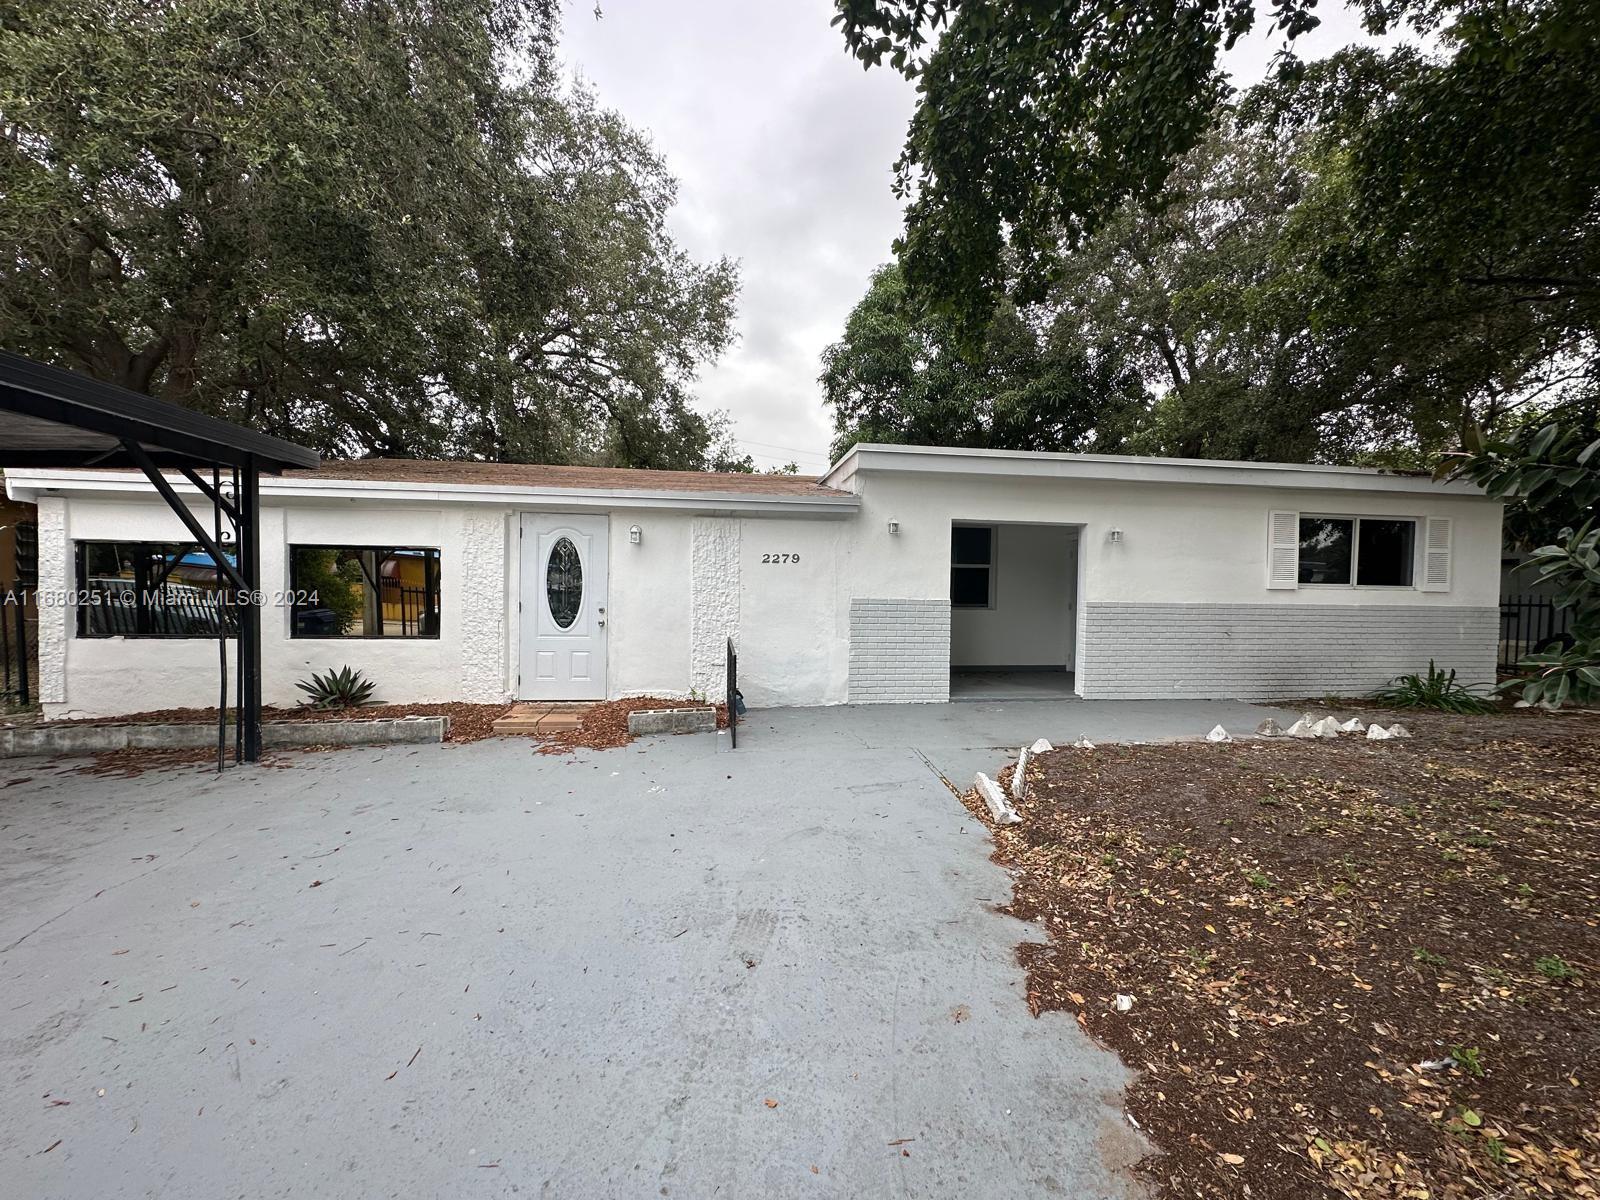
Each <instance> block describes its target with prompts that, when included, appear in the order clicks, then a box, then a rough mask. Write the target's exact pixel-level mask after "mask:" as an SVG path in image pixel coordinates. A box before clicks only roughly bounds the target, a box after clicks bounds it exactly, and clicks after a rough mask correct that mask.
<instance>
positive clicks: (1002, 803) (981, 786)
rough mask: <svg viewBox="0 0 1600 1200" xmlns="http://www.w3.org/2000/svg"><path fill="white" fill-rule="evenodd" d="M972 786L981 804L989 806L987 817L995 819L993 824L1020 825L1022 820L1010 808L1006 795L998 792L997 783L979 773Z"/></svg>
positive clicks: (1015, 811) (998, 786)
mask: <svg viewBox="0 0 1600 1200" xmlns="http://www.w3.org/2000/svg"><path fill="white" fill-rule="evenodd" d="M972 786H973V787H975V788H977V789H978V795H980V796H982V797H983V802H984V803H985V804H987V805H988V806H989V815H990V816H992V817H993V818H994V819H995V824H997V825H1020V824H1022V818H1021V817H1020V816H1018V815H1017V810H1016V809H1014V808H1012V807H1011V801H1009V800H1007V799H1006V794H1005V793H1004V792H1002V791H1001V790H1000V785H999V784H998V783H996V782H995V781H994V780H992V779H990V778H989V777H988V776H987V775H985V774H984V773H983V772H982V771H979V772H978V775H977V778H975V779H974V780H973V781H972Z"/></svg>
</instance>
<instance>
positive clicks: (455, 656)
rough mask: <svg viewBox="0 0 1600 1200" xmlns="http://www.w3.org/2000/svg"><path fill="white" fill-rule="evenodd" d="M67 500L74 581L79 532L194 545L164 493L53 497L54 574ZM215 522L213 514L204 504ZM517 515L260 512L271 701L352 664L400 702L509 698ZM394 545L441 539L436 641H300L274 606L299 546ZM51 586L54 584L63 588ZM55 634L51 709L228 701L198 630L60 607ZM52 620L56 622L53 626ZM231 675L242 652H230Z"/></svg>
mask: <svg viewBox="0 0 1600 1200" xmlns="http://www.w3.org/2000/svg"><path fill="white" fill-rule="evenodd" d="M55 504H61V505H62V507H63V509H64V513H65V520H64V523H63V526H64V527H63V534H62V536H60V537H54V536H52V537H51V538H50V539H49V542H50V545H51V546H52V547H53V552H52V554H51V555H50V557H51V559H52V564H51V571H52V573H53V572H54V571H55V570H56V569H57V568H56V567H55V561H54V560H55V559H56V558H57V557H59V560H60V564H61V565H60V568H59V570H60V572H61V577H62V579H63V585H62V586H63V587H64V588H70V587H71V586H74V583H73V565H72V564H73V550H72V543H73V542H75V541H85V540H87V541H139V540H150V541H174V542H186V541H189V540H190V538H189V535H188V533H187V531H186V530H185V529H184V528H183V525H182V523H181V522H180V521H179V520H178V519H177V518H176V517H175V516H173V515H172V513H171V512H169V511H168V510H167V508H166V506H165V505H164V504H162V503H161V502H160V501H159V500H157V499H153V498H152V499H150V500H144V499H139V500H122V499H99V498H81V497H73V498H69V499H67V500H65V501H62V500H60V499H57V498H54V497H41V503H40V512H41V518H40V535H41V536H40V546H41V550H40V558H41V563H40V575H41V579H40V582H41V590H43V586H44V580H45V575H46V572H45V563H44V560H45V558H46V552H45V549H44V547H45V543H46V537H45V520H44V515H43V514H44V512H45V511H46V510H47V509H49V508H51V507H52V506H53V505H55ZM196 511H197V514H198V515H200V516H201V519H202V521H203V522H205V523H207V524H209V522H210V513H209V512H204V513H200V512H199V509H198V508H197V509H196ZM505 521H506V517H505V514H504V513H497V512H494V511H492V510H491V511H487V512H486V511H481V510H472V509H466V508H422V507H416V508H412V507H387V508H376V507H369V506H365V505H356V504H352V503H350V502H342V503H329V504H325V505H295V506H292V507H286V506H278V505H265V504H264V505H263V506H262V510H261V576H262V590H263V591H264V592H265V593H266V594H267V597H268V601H269V606H268V608H267V609H266V610H265V612H264V613H263V617H262V631H261V691H262V699H263V701H264V702H265V703H268V704H279V705H292V704H297V703H299V702H300V700H302V699H303V698H304V696H303V693H301V692H300V691H299V689H298V688H297V687H296V686H295V685H296V683H297V682H298V681H300V680H302V679H305V678H307V677H308V676H309V675H310V674H311V673H312V672H313V671H322V670H326V669H327V668H330V667H341V666H346V665H348V666H351V667H353V668H355V669H357V670H359V671H361V672H363V673H364V674H365V675H366V676H367V677H368V678H369V679H371V680H372V681H373V682H374V683H375V684H376V685H377V690H376V692H375V693H374V698H375V699H377V700H380V701H387V702H393V703H407V702H424V701H449V700H463V699H469V700H478V701H492V700H498V699H503V698H504V697H505V696H506V695H508V686H507V678H506V676H507V664H508V658H507V641H506V636H505V632H504V630H505V626H506V621H507V617H506V605H507V589H506V584H505V580H506V566H505V562H506V554H505V538H506V535H505ZM299 544H307V545H315V544H323V545H389V546H426V547H434V546H436V547H438V548H439V552H440V555H439V589H440V622H439V636H438V637H437V638H291V637H290V636H289V615H290V614H289V609H288V608H287V607H286V606H283V605H280V604H273V603H271V602H272V601H273V600H274V599H275V597H274V593H281V592H287V591H288V589H289V562H288V553H287V547H288V546H290V545H299ZM52 586H54V585H53V584H52ZM55 616H56V619H54V620H51V621H50V622H49V629H50V636H49V637H48V638H47V637H46V635H45V634H44V633H41V635H40V649H41V655H42V656H43V655H44V654H46V650H45V646H46V643H47V641H48V642H50V643H51V644H52V651H51V653H54V650H53V647H54V644H55V643H56V640H57V639H59V643H60V646H61V648H62V653H63V660H64V670H49V669H46V667H45V665H44V662H43V660H42V662H41V670H40V676H41V682H42V683H43V682H44V681H45V680H50V687H51V689H52V690H51V691H49V692H45V693H42V695H43V696H44V701H45V711H46V712H47V713H48V714H49V715H52V716H63V715H73V716H76V715H83V716H108V715H116V714H119V713H125V712H134V711H139V710H141V709H150V708H173V707H190V706H193V707H208V706H212V705H215V704H216V702H217V697H218V674H217V644H216V642H215V641H214V640H211V639H206V638H199V639H189V638H146V639H139V638H80V637H77V636H76V622H75V620H74V619H73V616H72V614H71V613H69V612H66V611H64V610H58V611H57V613H56V614H55ZM42 624H43V623H42ZM229 662H230V671H232V670H233V669H234V668H233V658H232V654H231V651H230V656H229Z"/></svg>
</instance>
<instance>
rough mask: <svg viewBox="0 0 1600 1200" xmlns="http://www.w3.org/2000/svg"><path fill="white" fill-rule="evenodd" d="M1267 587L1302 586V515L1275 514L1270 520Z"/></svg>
mask: <svg viewBox="0 0 1600 1200" xmlns="http://www.w3.org/2000/svg"><path fill="white" fill-rule="evenodd" d="M1267 524H1268V533H1267V586H1268V587H1269V588H1289V589H1293V588H1298V587H1299V586H1300V514H1299V513H1297V512H1275V513H1272V514H1271V515H1270V519H1269V520H1268V523H1267Z"/></svg>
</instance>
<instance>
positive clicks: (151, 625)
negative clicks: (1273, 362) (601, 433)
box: [7, 445, 1501, 715]
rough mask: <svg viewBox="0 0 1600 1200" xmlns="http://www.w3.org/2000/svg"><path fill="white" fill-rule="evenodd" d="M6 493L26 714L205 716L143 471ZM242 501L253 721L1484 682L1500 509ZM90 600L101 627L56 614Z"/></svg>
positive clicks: (373, 478) (535, 469)
mask: <svg viewBox="0 0 1600 1200" xmlns="http://www.w3.org/2000/svg"><path fill="white" fill-rule="evenodd" d="M7 485H8V488H9V491H10V494H11V495H12V496H13V497H14V498H17V499H22V500H29V501H32V502H34V503H36V504H37V506H38V513H39V531H40V537H39V575H40V580H39V582H40V594H41V597H42V600H43V602H44V603H46V604H47V605H48V607H45V608H43V609H42V611H41V621H40V627H39V647H40V652H39V654H40V668H39V675H40V679H39V688H40V693H41V697H42V699H43V701H44V704H45V709H46V712H47V713H49V714H52V715H61V714H66V713H69V712H70V713H84V714H115V713H119V712H127V711H133V710H136V709H149V708H152V707H166V706H176V705H204V704H210V703H213V702H214V699H213V698H214V694H215V688H216V679H215V663H216V647H215V644H214V642H209V641H207V640H206V639H205V636H204V635H205V634H207V633H214V632H215V630H216V624H215V621H211V622H200V623H199V624H198V625H196V626H190V625H186V624H185V620H186V618H185V619H180V616H181V614H182V613H187V612H188V611H189V607H185V606H190V607H192V605H193V602H194V599H195V595H194V593H195V592H203V591H204V590H205V581H204V580H203V579H200V578H197V572H196V571H195V570H194V568H195V567H196V565H197V564H196V560H195V559H194V547H192V546H188V545H184V544H183V542H182V538H183V528H182V526H181V525H180V524H179V522H178V521H177V520H176V519H175V518H174V517H173V516H172V515H171V513H170V512H169V511H168V510H167V509H166V507H165V506H164V505H163V504H162V503H161V501H160V500H159V499H157V498H156V497H155V496H154V495H153V494H152V493H151V491H150V489H149V485H148V483H147V482H146V481H145V480H143V479H142V478H141V477H139V476H137V475H134V474H131V473H127V472H116V471H68V470H13V471H11V472H9V474H8V479H7ZM178 486H179V488H180V490H182V489H183V487H184V485H183V484H182V483H181V482H180V483H178ZM261 490H262V508H263V522H264V524H263V529H264V534H263V549H262V568H263V577H264V578H266V579H270V580H275V581H277V584H278V588H277V589H275V590H269V594H268V596H267V600H268V603H269V605H277V606H278V607H277V610H276V611H277V613H278V615H277V616H276V617H275V618H274V617H272V616H271V615H269V616H268V618H267V628H266V632H265V641H264V649H263V654H262V659H263V668H264V691H265V695H266V699H267V700H268V702H270V703H278V704H292V703H294V702H295V701H296V700H297V699H298V698H299V693H298V692H297V691H296V689H295V683H296V681H297V680H300V679H304V678H305V677H306V676H307V675H309V674H310V672H311V671H312V670H321V669H323V668H326V667H330V666H341V665H344V664H349V665H350V666H352V667H356V668H358V669H360V670H361V671H363V672H365V673H366V674H367V676H368V677H369V678H371V679H373V680H374V681H375V682H376V684H377V694H378V696H379V697H380V698H381V699H383V700H385V701H390V702H412V701H442V700H475V701H500V700H505V699H508V698H526V699H601V698H606V697H616V696H624V695H630V694H641V693H650V694H664V695H689V694H696V693H697V694H701V695H706V696H711V697H713V698H720V697H721V694H722V691H723V679H724V674H723V672H724V649H725V646H726V642H727V639H728V638H730V637H732V638H733V639H734V641H735V642H736V643H737V645H738V650H739V682H740V689H741V691H742V693H743V694H744V697H745V699H746V701H747V702H748V703H749V704H751V705H753V706H758V707H759V706H773V705H811V704H837V703H845V702H880V701H943V700H947V699H949V698H950V697H951V692H952V679H953V678H954V681H955V688H956V691H957V693H958V694H959V693H960V692H961V691H962V690H963V684H964V683H965V682H966V680H967V678H968V676H967V675H966V674H965V672H973V671H977V672H982V673H983V674H982V675H981V676H979V677H978V678H981V679H982V680H983V681H984V686H985V687H987V688H988V691H987V692H986V693H984V694H989V695H998V694H1003V691H1004V686H1005V684H1006V681H1007V680H1010V681H1012V682H1015V683H1017V684H1018V685H1019V686H1024V687H1025V688H1026V690H1027V691H1029V692H1030V693H1033V694H1044V690H1042V689H1040V688H1039V687H1038V686H1037V684H1038V681H1039V680H1041V679H1043V680H1046V681H1048V682H1050V683H1052V684H1054V685H1055V694H1061V695H1067V694H1071V693H1075V694H1077V695H1080V696H1083V697H1085V698H1094V699H1103V698H1109V699H1133V698H1151V697H1241V698H1253V699H1264V698H1289V697H1306V696H1320V695H1324V694H1330V693H1332V694H1344V695H1350V694H1356V693H1360V692H1363V691H1366V690H1368V689H1370V688H1372V687H1374V686H1376V685H1378V684H1381V683H1383V682H1385V681H1386V680H1388V679H1389V678H1390V677H1392V676H1394V675H1396V674H1399V673H1401V672H1407V671H1415V670H1421V669H1425V668H1426V666H1427V663H1428V661H1429V660H1430V659H1432V660H1434V661H1436V662H1437V663H1438V664H1439V665H1440V666H1441V667H1453V668H1455V669H1457V670H1458V671H1459V672H1460V673H1461V676H1462V678H1463V680H1464V681H1467V682H1476V681H1480V680H1492V679H1493V678H1494V665H1495V648H1496V642H1497V637H1498V608H1497V604H1498V599H1499V586H1500V521H1501V505H1500V504H1499V503H1498V502H1495V501H1491V500H1488V499H1486V498H1484V497H1483V496H1482V495H1481V494H1480V493H1478V492H1477V491H1476V490H1475V489H1473V488H1471V487H1470V486H1468V485H1465V484H1461V483H1439V482H1435V481H1433V480H1431V479H1428V478H1425V477H1420V476H1411V475H1398V474H1385V473H1380V472H1376V471H1367V470H1357V469H1353V468H1342V467H1312V466H1291V465H1284V464H1274V463H1228V462H1212V461H1191V460H1174V459H1146V458H1128V457H1116V456H1098V455H1074V454H1036V453H1023V452H1011V451H983V450H959V449H937V448H929V447H914V446H873V445H863V446H857V447H856V448H854V449H853V450H851V451H850V452H849V453H848V454H846V455H845V457H844V458H843V459H842V460H841V461H840V462H839V463H838V464H837V465H836V466H834V467H833V469H832V470H831V471H829V473H828V474H827V475H826V476H825V477H824V478H823V479H822V480H820V481H816V482H812V481H808V480H804V479H798V478H795V477H785V476H763V475H714V474H700V473H692V472H656V471H631V470H606V469H597V468H585V467H546V466H523V465H512V464H491V463H453V462H450V463H439V462H414V461H398V460H365V461H359V462H349V463H329V464H326V465H325V466H324V467H322V468H321V469H319V470H316V471H310V472H290V473H289V474H287V475H285V476H283V477H281V478H264V479H263V480H262V484H261ZM202 507H203V506H202V504H201V503H200V502H199V501H198V497H197V504H196V509H197V511H200V510H201V509H202ZM100 564H105V565H103V566H102V565H100ZM198 566H199V568H200V570H199V572H198V574H199V575H203V574H204V568H205V563H204V562H201V563H199V564H198ZM180 567H184V568H185V569H186V571H187V574H183V573H180V572H179V568H180ZM73 592H79V593H82V594H80V595H76V596H74V595H72V594H71V593H73ZM111 593H115V594H116V595H118V596H121V597H122V598H123V599H122V600H121V601H119V602H122V603H125V602H126V599H127V597H129V596H132V597H133V599H134V601H135V603H136V608H135V612H134V614H133V621H132V624H131V626H130V625H129V624H128V623H127V621H123V623H122V624H121V625H120V626H117V627H118V628H132V629H133V630H134V631H135V633H134V634H133V635H126V634H122V635H109V636H108V635H107V633H106V631H107V630H108V629H110V628H112V626H109V625H108V624H107V623H106V622H104V621H103V620H98V619H97V618H96V617H95V615H94V613H93V611H92V609H93V608H94V607H95V606H94V605H93V604H84V603H77V602H79V601H89V600H93V599H95V598H96V597H97V596H101V595H104V594H111ZM297 593H298V594H297ZM58 596H59V597H61V598H63V599H64V600H66V601H70V602H71V603H56V602H54V600H53V598H54V597H58ZM953 672H954V675H953ZM1009 672H1018V673H1019V674H1016V675H1008V674H1006V673H1009ZM1024 672H1025V673H1026V674H1022V673H1024ZM997 680H998V681H999V688H1000V690H999V691H997V690H996V681H997Z"/></svg>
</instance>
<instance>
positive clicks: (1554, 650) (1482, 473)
mask: <svg viewBox="0 0 1600 1200" xmlns="http://www.w3.org/2000/svg"><path fill="white" fill-rule="evenodd" d="M1597 435H1600V403H1597V402H1596V401H1595V399H1594V398H1593V396H1592V394H1591V395H1590V397H1589V398H1588V399H1587V400H1586V401H1579V402H1574V403H1569V404H1564V405H1561V406H1559V407H1557V408H1556V409H1554V410H1552V411H1550V412H1548V413H1544V414H1542V415H1541V416H1540V418H1539V420H1538V421H1532V420H1529V421H1524V422H1523V423H1522V424H1521V425H1520V426H1518V427H1517V428H1516V429H1514V430H1513V431H1511V432H1509V433H1507V434H1506V435H1505V436H1504V437H1503V438H1501V439H1499V440H1491V439H1489V438H1485V437H1484V436H1483V435H1482V434H1481V433H1480V432H1478V431H1476V430H1471V431H1469V436H1468V437H1467V444H1466V447H1465V449H1464V450H1463V451H1462V452H1460V453H1458V454H1455V455H1450V456H1448V457H1447V459H1446V461H1445V463H1444V464H1443V465H1442V466H1441V468H1440V469H1441V471H1443V472H1446V473H1450V474H1453V475H1456V476H1459V477H1461V478H1464V479H1470V480H1471V481H1472V482H1474V483H1476V484H1479V485H1480V486H1482V487H1483V489H1484V490H1485V491H1486V492H1487V493H1488V494H1489V495H1490V496H1493V497H1494V498H1495V499H1498V500H1504V501H1505V502H1506V505H1507V507H1506V528H1507V529H1508V530H1509V531H1513V532H1514V533H1515V534H1516V535H1517V538H1516V540H1518V541H1519V542H1522V543H1523V544H1528V543H1529V542H1530V541H1539V542H1546V543H1547V544H1544V545H1540V546H1539V547H1538V548H1537V549H1536V550H1534V551H1533V554H1532V557H1530V558H1529V559H1528V561H1527V562H1525V563H1523V564H1522V566H1521V567H1519V568H1517V569H1518V570H1519V571H1520V570H1527V571H1531V572H1533V573H1534V575H1535V577H1536V578H1537V580H1538V582H1539V583H1541V584H1544V585H1545V586H1546V587H1547V588H1550V589H1552V590H1553V592H1554V600H1555V604H1556V607H1558V608H1562V609H1566V610H1567V611H1568V612H1570V613H1571V614H1572V644H1571V645H1558V646H1554V647H1551V648H1548V649H1544V650H1540V651H1538V652H1537V653H1534V654H1530V655H1528V656H1527V657H1526V658H1524V659H1522V660H1521V661H1520V662H1519V663H1518V664H1517V666H1518V667H1520V668H1521V669H1522V670H1523V671H1524V672H1525V674H1526V678H1523V679H1513V680H1510V681H1508V682H1506V683H1503V684H1501V685H1500V691H1502V692H1511V693H1515V694H1518V695H1519V696H1520V702H1521V703H1524V704H1536V705H1538V706H1539V707H1541V708H1560V707H1561V706H1562V705H1563V704H1579V705H1585V704H1600V523H1597V521H1600V517H1597V515H1596V514H1597V513H1600V436H1597ZM1558 529H1559V532H1555V533H1553V531H1555V530H1558ZM1552 536H1553V538H1554V540H1550V539H1551V538H1552Z"/></svg>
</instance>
